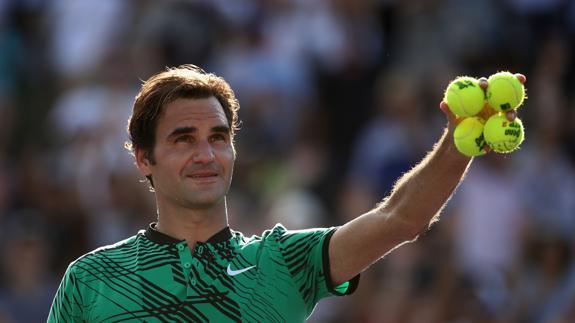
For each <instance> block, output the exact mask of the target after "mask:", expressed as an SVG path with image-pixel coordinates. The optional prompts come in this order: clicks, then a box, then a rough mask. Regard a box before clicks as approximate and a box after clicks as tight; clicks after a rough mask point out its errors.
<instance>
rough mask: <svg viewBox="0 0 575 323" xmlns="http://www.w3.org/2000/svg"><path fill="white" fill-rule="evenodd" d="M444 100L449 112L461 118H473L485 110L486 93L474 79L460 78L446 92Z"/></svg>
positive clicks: (450, 84)
mask: <svg viewBox="0 0 575 323" xmlns="http://www.w3.org/2000/svg"><path fill="white" fill-rule="evenodd" d="M443 100H444V101H445V102H446V103H447V105H448V106H449V110H451V112H453V113H454V114H455V115H457V116H460V117H472V116H474V115H476V114H477V113H479V111H481V109H483V105H484V104H485V92H484V91H483V89H482V88H481V87H480V86H479V81H478V80H477V79H475V78H473V77H469V76H460V77H458V78H456V79H455V80H453V81H452V82H451V83H449V85H448V86H447V89H446V90H445V94H444V98H443Z"/></svg>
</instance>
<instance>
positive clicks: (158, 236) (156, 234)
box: [144, 222, 232, 244]
mask: <svg viewBox="0 0 575 323" xmlns="http://www.w3.org/2000/svg"><path fill="white" fill-rule="evenodd" d="M144 235H145V236H146V238H148V239H150V241H152V242H155V243H159V244H170V243H178V242H181V241H183V240H178V239H176V238H174V237H171V236H169V235H167V234H165V233H162V232H160V231H158V230H157V229H156V222H153V223H150V226H148V229H146V231H145V232H144ZM231 238H232V230H231V229H230V227H225V228H223V229H222V230H220V231H219V232H217V233H216V234H214V235H213V236H211V237H210V238H209V239H208V240H206V241H205V243H209V244H218V243H221V242H225V241H228V240H230V239H231Z"/></svg>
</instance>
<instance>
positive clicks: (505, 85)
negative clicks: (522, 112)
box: [487, 72, 525, 112]
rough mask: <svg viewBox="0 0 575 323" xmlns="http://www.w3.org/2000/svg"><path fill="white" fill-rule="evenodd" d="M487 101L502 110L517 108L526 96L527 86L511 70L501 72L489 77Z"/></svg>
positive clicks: (496, 108)
mask: <svg viewBox="0 0 575 323" xmlns="http://www.w3.org/2000/svg"><path fill="white" fill-rule="evenodd" d="M487 83H488V84H489V85H488V87H487V103H489V105H490V106H491V107H492V108H493V109H495V110H497V111H500V112H507V111H509V110H513V109H517V108H518V107H520V106H521V104H522V103H523V99H524V98H525V87H524V86H523V84H521V82H519V80H518V79H517V77H516V76H515V75H513V74H512V73H510V72H499V73H495V74H493V75H491V76H490V77H489V79H487Z"/></svg>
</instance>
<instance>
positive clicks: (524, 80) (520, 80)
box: [515, 73, 527, 84]
mask: <svg viewBox="0 0 575 323" xmlns="http://www.w3.org/2000/svg"><path fill="white" fill-rule="evenodd" d="M515 77H516V78H517V79H518V80H519V82H521V84H525V82H527V77H525V75H523V74H521V73H515Z"/></svg>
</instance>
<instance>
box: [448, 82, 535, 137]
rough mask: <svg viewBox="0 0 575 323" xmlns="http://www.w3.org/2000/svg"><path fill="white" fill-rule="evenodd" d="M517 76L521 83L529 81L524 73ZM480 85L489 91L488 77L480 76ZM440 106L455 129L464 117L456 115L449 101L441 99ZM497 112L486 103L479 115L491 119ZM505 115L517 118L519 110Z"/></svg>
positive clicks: (511, 119)
mask: <svg viewBox="0 0 575 323" xmlns="http://www.w3.org/2000/svg"><path fill="white" fill-rule="evenodd" d="M515 77H517V79H518V80H519V82H521V84H525V82H526V81H527V78H526V77H525V75H523V74H520V73H516V74H515ZM479 86H480V87H481V88H482V89H483V91H487V87H488V86H489V84H488V83H487V78H485V77H482V78H480V79H479ZM439 108H440V109H441V111H443V113H444V114H445V116H446V118H447V121H448V123H449V128H450V130H452V129H455V127H456V126H457V125H458V124H459V123H460V122H461V120H463V119H464V118H462V117H458V116H456V115H454V114H453V113H452V112H451V111H450V110H449V106H448V105H447V102H445V101H441V103H440V104H439ZM496 113H497V111H496V110H495V109H493V108H492V107H491V106H490V105H489V104H487V103H485V105H484V106H483V109H482V110H481V111H480V112H479V113H478V114H477V115H478V116H479V117H481V118H483V119H484V120H487V119H489V117H491V116H492V115H494V114H496ZM505 116H506V117H507V120H509V121H513V120H515V118H517V111H516V110H510V111H507V112H506V113H505Z"/></svg>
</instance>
